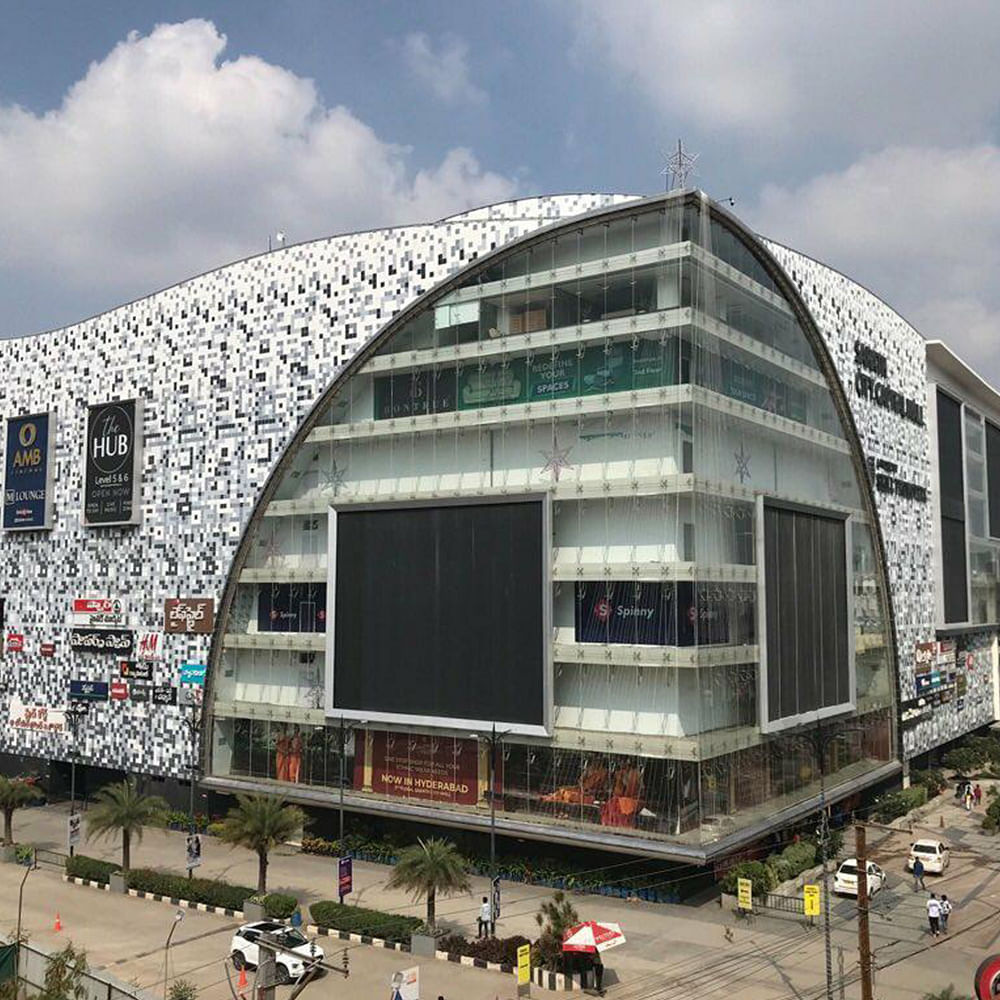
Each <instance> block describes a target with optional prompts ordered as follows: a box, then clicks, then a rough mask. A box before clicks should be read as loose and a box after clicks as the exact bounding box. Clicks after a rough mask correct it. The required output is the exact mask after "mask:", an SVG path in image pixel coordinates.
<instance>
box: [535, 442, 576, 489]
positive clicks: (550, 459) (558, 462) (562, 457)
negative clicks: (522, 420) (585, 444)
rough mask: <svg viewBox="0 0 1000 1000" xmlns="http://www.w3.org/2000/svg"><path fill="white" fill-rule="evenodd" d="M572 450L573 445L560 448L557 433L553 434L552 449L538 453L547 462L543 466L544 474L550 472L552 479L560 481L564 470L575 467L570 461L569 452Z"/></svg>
mask: <svg viewBox="0 0 1000 1000" xmlns="http://www.w3.org/2000/svg"><path fill="white" fill-rule="evenodd" d="M572 450H573V446H572V445H570V446H569V447H568V448H560V447H559V441H558V440H557V439H556V437H555V435H553V436H552V448H551V450H549V451H540V452H539V453H538V454H539V455H541V456H542V458H544V459H545V464H544V465H543V466H542V474H543V475H544V474H545V473H546V472H548V473H550V474H551V476H552V481H553V482H556V483H558V482H559V474H560V473H561V472H562V470H563V469H572V468H573V463H572V462H570V461H569V453H570V452H571V451H572Z"/></svg>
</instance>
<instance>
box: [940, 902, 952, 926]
mask: <svg viewBox="0 0 1000 1000" xmlns="http://www.w3.org/2000/svg"><path fill="white" fill-rule="evenodd" d="M951 911H952V905H951V900H950V899H949V898H948V897H947V896H942V897H941V932H942V933H943V934H947V933H948V918H949V917H950V916H951Z"/></svg>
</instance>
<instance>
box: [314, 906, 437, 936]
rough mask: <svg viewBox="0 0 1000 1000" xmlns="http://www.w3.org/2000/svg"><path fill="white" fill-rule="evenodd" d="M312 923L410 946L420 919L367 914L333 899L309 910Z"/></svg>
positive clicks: (374, 911) (357, 907) (370, 912)
mask: <svg viewBox="0 0 1000 1000" xmlns="http://www.w3.org/2000/svg"><path fill="white" fill-rule="evenodd" d="M309 912H310V913H311V914H312V922H313V923H314V924H316V925H317V926H319V927H326V928H328V929H330V930H337V931H347V932H348V933H350V934H364V935H367V936H368V937H377V938H384V939H385V940H386V941H393V942H395V941H400V942H402V943H403V944H408V943H409V940H410V936H411V935H412V934H413V932H414V931H415V930H416V929H417V928H418V927H419V926H420V925H421V923H422V921H421V920H420V918H419V917H403V916H399V915H398V914H395V913H382V912H380V911H379V910H366V909H364V907H361V906H342V905H341V904H340V903H338V902H336V901H335V900H332V899H323V900H320V902H318V903H313V904H312V905H311V906H310V907H309Z"/></svg>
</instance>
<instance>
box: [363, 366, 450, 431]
mask: <svg viewBox="0 0 1000 1000" xmlns="http://www.w3.org/2000/svg"><path fill="white" fill-rule="evenodd" d="M455 408H456V403H455V369H454V368H442V369H440V370H439V371H431V370H429V369H424V370H422V371H415V372H403V373H401V374H398V375H387V376H384V377H383V378H377V379H376V380H375V419H376V420H391V419H393V418H396V417H416V416H421V415H423V414H425V413H443V412H446V411H448V410H454V409H455Z"/></svg>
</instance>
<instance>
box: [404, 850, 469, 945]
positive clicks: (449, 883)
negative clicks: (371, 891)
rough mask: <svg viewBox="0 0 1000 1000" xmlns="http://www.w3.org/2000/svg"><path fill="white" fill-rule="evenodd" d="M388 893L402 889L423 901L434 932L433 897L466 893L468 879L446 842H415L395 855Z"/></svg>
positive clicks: (460, 859)
mask: <svg viewBox="0 0 1000 1000" xmlns="http://www.w3.org/2000/svg"><path fill="white" fill-rule="evenodd" d="M386 887H387V888H389V889H405V890H406V891H407V892H411V893H413V898H414V900H418V899H423V898H424V897H425V896H426V898H427V926H428V928H429V929H430V930H431V931H433V930H434V903H435V900H436V897H437V894H438V893H439V892H440V893H442V895H449V894H451V893H455V892H469V890H470V885H469V877H468V875H466V873H465V861H464V860H463V858H462V855H461V854H459V853H458V849H457V848H456V847H455V845H454V844H453V843H452V842H451V841H450V840H438V839H435V838H433V837H432V838H431V839H429V840H420V839H419V838H418V839H417V842H416V844H414V845H413V846H412V847H407V848H405V849H404V850H402V851H401V852H400V854H399V860H398V861H397V862H396V866H395V867H394V868H393V869H392V874H391V875H390V876H389V881H388V882H387V883H386Z"/></svg>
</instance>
